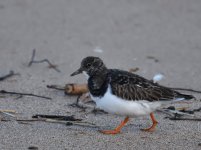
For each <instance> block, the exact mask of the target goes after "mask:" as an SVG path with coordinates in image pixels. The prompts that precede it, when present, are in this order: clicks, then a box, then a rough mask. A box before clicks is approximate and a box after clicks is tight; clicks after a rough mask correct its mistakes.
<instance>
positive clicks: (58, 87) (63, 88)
mask: <svg viewBox="0 0 201 150" xmlns="http://www.w3.org/2000/svg"><path fill="white" fill-rule="evenodd" d="M47 88H49V89H55V90H60V91H64V90H65V87H64V86H60V85H47Z"/></svg>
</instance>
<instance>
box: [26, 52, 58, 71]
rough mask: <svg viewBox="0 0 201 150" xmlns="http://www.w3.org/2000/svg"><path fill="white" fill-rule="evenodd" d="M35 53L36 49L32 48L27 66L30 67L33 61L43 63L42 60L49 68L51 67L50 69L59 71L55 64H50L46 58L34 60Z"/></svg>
mask: <svg viewBox="0 0 201 150" xmlns="http://www.w3.org/2000/svg"><path fill="white" fill-rule="evenodd" d="M35 54H36V50H35V49H34V50H33V53H32V56H31V61H30V62H29V64H28V67H30V66H31V65H32V64H33V63H44V62H46V63H48V65H49V68H52V69H54V70H55V71H57V72H61V71H60V70H59V69H58V68H57V65H54V64H52V63H51V62H50V61H49V60H48V59H43V60H34V58H35Z"/></svg>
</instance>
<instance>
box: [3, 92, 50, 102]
mask: <svg viewBox="0 0 201 150" xmlns="http://www.w3.org/2000/svg"><path fill="white" fill-rule="evenodd" d="M0 94H10V95H20V96H33V97H39V98H43V99H48V100H51V99H52V98H50V97H47V96H40V95H36V94H32V93H20V92H10V91H5V90H0Z"/></svg>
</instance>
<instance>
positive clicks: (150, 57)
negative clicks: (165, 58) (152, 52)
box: [147, 56, 159, 62]
mask: <svg viewBox="0 0 201 150" xmlns="http://www.w3.org/2000/svg"><path fill="white" fill-rule="evenodd" d="M147 59H152V60H154V62H159V60H158V59H157V58H156V57H154V56H147Z"/></svg>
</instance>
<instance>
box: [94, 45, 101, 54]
mask: <svg viewBox="0 0 201 150" xmlns="http://www.w3.org/2000/svg"><path fill="white" fill-rule="evenodd" d="M94 52H96V53H103V50H102V49H101V48H100V47H98V46H97V47H96V48H95V49H94Z"/></svg>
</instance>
